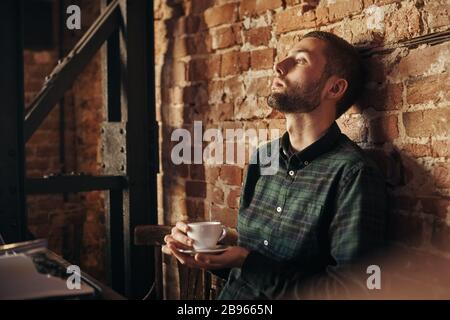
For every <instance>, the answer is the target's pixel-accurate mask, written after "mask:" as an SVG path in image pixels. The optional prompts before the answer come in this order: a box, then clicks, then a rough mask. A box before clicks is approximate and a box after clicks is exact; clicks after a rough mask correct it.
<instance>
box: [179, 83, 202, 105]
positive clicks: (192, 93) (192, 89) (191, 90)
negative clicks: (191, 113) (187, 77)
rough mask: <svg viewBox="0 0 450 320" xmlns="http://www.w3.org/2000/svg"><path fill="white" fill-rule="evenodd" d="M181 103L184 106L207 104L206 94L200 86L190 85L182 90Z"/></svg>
mask: <svg viewBox="0 0 450 320" xmlns="http://www.w3.org/2000/svg"><path fill="white" fill-rule="evenodd" d="M182 96H183V97H182V102H184V103H186V104H207V103H208V92H207V91H206V89H205V88H204V86H201V85H192V86H188V87H184V88H183V94H182Z"/></svg>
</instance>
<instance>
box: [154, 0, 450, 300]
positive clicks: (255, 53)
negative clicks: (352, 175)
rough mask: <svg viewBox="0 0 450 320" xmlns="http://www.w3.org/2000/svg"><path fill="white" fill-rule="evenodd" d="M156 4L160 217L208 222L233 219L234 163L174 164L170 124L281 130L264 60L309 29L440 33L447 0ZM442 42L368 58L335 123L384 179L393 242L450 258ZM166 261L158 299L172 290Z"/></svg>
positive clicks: (360, 41)
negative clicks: (354, 99)
mask: <svg viewBox="0 0 450 320" xmlns="http://www.w3.org/2000/svg"><path fill="white" fill-rule="evenodd" d="M168 3H169V4H167V3H166V2H165V1H156V2H155V17H156V21H155V30H156V34H157V35H159V37H157V38H156V59H157V62H156V70H157V100H158V108H159V109H158V113H159V114H158V116H159V121H160V123H161V128H162V129H161V141H162V142H163V143H162V144H161V150H162V154H161V159H162V174H161V175H160V177H159V181H160V186H161V187H163V189H161V190H164V193H160V195H159V198H160V200H161V201H160V211H159V214H160V217H161V220H164V222H165V223H174V222H175V221H177V220H180V219H195V218H206V219H209V218H211V219H218V220H220V221H222V222H223V223H225V224H227V225H229V226H235V224H236V216H237V206H238V199H239V198H238V197H239V192H240V188H241V187H240V185H241V183H242V177H243V168H244V166H233V165H224V166H208V165H201V164H195V165H194V164H192V165H179V166H175V165H174V164H173V163H172V162H171V161H170V151H171V147H172V146H173V145H174V143H170V137H171V133H172V132H173V130H174V129H176V128H186V129H188V130H192V126H193V121H195V120H201V121H203V126H204V128H208V127H213V128H244V129H246V128H269V129H270V128H279V129H280V130H281V133H282V132H283V131H284V125H285V124H284V119H283V116H282V115H280V114H279V113H277V112H275V111H272V110H271V109H270V108H269V107H268V106H267V104H266V102H265V99H266V97H267V95H268V94H269V83H270V79H271V77H272V76H273V75H274V73H273V71H272V66H273V64H274V62H275V61H276V60H277V59H279V58H280V57H283V55H284V54H285V53H286V51H287V49H288V47H289V46H290V45H292V43H294V42H295V41H297V40H298V39H299V37H301V36H302V35H303V34H305V33H307V32H309V31H312V30H324V31H330V32H333V33H335V34H337V35H339V36H341V37H343V38H345V39H346V40H348V41H349V42H351V43H353V44H355V45H389V44H395V43H397V42H399V41H402V40H407V39H411V38H414V37H417V36H421V35H426V34H430V33H432V32H435V31H442V30H446V29H448V28H449V26H450V21H449V18H448V17H449V13H450V5H449V4H448V1H444V0H440V1H412V0H405V1H395V0H384V1H383V0H337V1H336V0H334V1H331V0H329V1H304V0H285V1H281V0H272V1H258V0H243V1H233V0H231V1H227V0H215V1H214V0H202V1H176V2H168ZM449 51H450V42H445V43H443V44H439V45H435V46H427V45H422V46H420V47H418V48H415V49H405V48H404V49H397V50H395V51H393V52H390V53H384V54H377V55H373V56H371V57H370V58H367V59H366V64H367V65H368V66H369V83H368V85H367V88H366V92H365V94H364V99H362V101H361V102H360V103H359V104H358V105H355V106H353V107H352V108H351V109H350V110H349V111H348V112H347V113H346V114H344V115H343V116H342V117H341V118H340V119H339V121H338V124H339V126H340V128H341V130H342V131H343V132H344V133H346V134H347V135H348V136H349V137H350V138H351V139H353V140H354V141H356V142H357V143H358V144H359V145H360V146H361V147H363V148H364V149H366V150H368V153H369V154H370V155H371V156H372V157H374V158H375V159H376V160H377V161H378V163H379V164H380V166H381V168H382V169H383V171H384V173H385V175H386V177H387V180H388V181H389V183H390V184H391V186H392V187H391V190H390V203H391V207H392V208H391V212H390V217H391V221H392V223H391V227H390V237H391V239H392V240H393V241H395V242H397V243H401V244H403V245H406V246H410V247H414V248H417V249H418V250H419V251H422V252H427V253H433V254H436V255H439V256H441V257H444V258H450V245H449V244H450V241H449V240H450V215H449V200H450V194H449V188H450V175H449V171H450V160H449V145H450V140H449V135H450V126H449V117H450V108H449V106H450V102H449V94H448V92H449V85H448V80H449V76H448V75H449V65H450V58H449V56H450V55H449ZM173 267H174V264H173V260H170V259H167V260H166V266H165V268H166V274H167V277H166V282H167V283H168V284H170V285H169V286H168V289H167V292H166V295H167V297H176V286H177V283H176V281H177V280H176V277H174V276H173V274H172V273H171V272H173Z"/></svg>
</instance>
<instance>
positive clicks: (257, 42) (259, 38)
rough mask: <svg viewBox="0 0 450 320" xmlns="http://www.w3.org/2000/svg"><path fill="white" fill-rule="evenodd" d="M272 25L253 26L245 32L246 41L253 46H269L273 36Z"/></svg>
mask: <svg viewBox="0 0 450 320" xmlns="http://www.w3.org/2000/svg"><path fill="white" fill-rule="evenodd" d="M271 32H272V27H260V28H253V29H250V30H248V31H246V32H245V34H244V35H245V41H246V42H249V43H250V44H251V45H253V46H267V45H268V44H269V41H270V39H271V38H272V33H271Z"/></svg>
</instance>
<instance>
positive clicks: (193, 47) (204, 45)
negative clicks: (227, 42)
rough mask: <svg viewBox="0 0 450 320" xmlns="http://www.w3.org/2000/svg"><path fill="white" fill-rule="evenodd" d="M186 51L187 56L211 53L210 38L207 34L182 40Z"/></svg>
mask: <svg viewBox="0 0 450 320" xmlns="http://www.w3.org/2000/svg"><path fill="white" fill-rule="evenodd" d="M184 39H185V41H186V51H187V53H188V54H189V55H194V54H205V53H211V52H212V37H211V35H210V34H209V33H199V34H196V35H192V36H188V37H186V38H184Z"/></svg>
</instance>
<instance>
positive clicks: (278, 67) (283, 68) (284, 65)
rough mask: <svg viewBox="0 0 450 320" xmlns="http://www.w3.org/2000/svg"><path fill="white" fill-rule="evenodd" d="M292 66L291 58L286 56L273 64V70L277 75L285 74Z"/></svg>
mask: <svg viewBox="0 0 450 320" xmlns="http://www.w3.org/2000/svg"><path fill="white" fill-rule="evenodd" d="M291 68H292V59H291V58H289V57H287V58H284V59H283V60H281V61H279V62H278V63H277V64H275V71H276V72H277V73H278V75H279V76H285V75H286V74H287V73H288V72H289V70H290V69H291Z"/></svg>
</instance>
